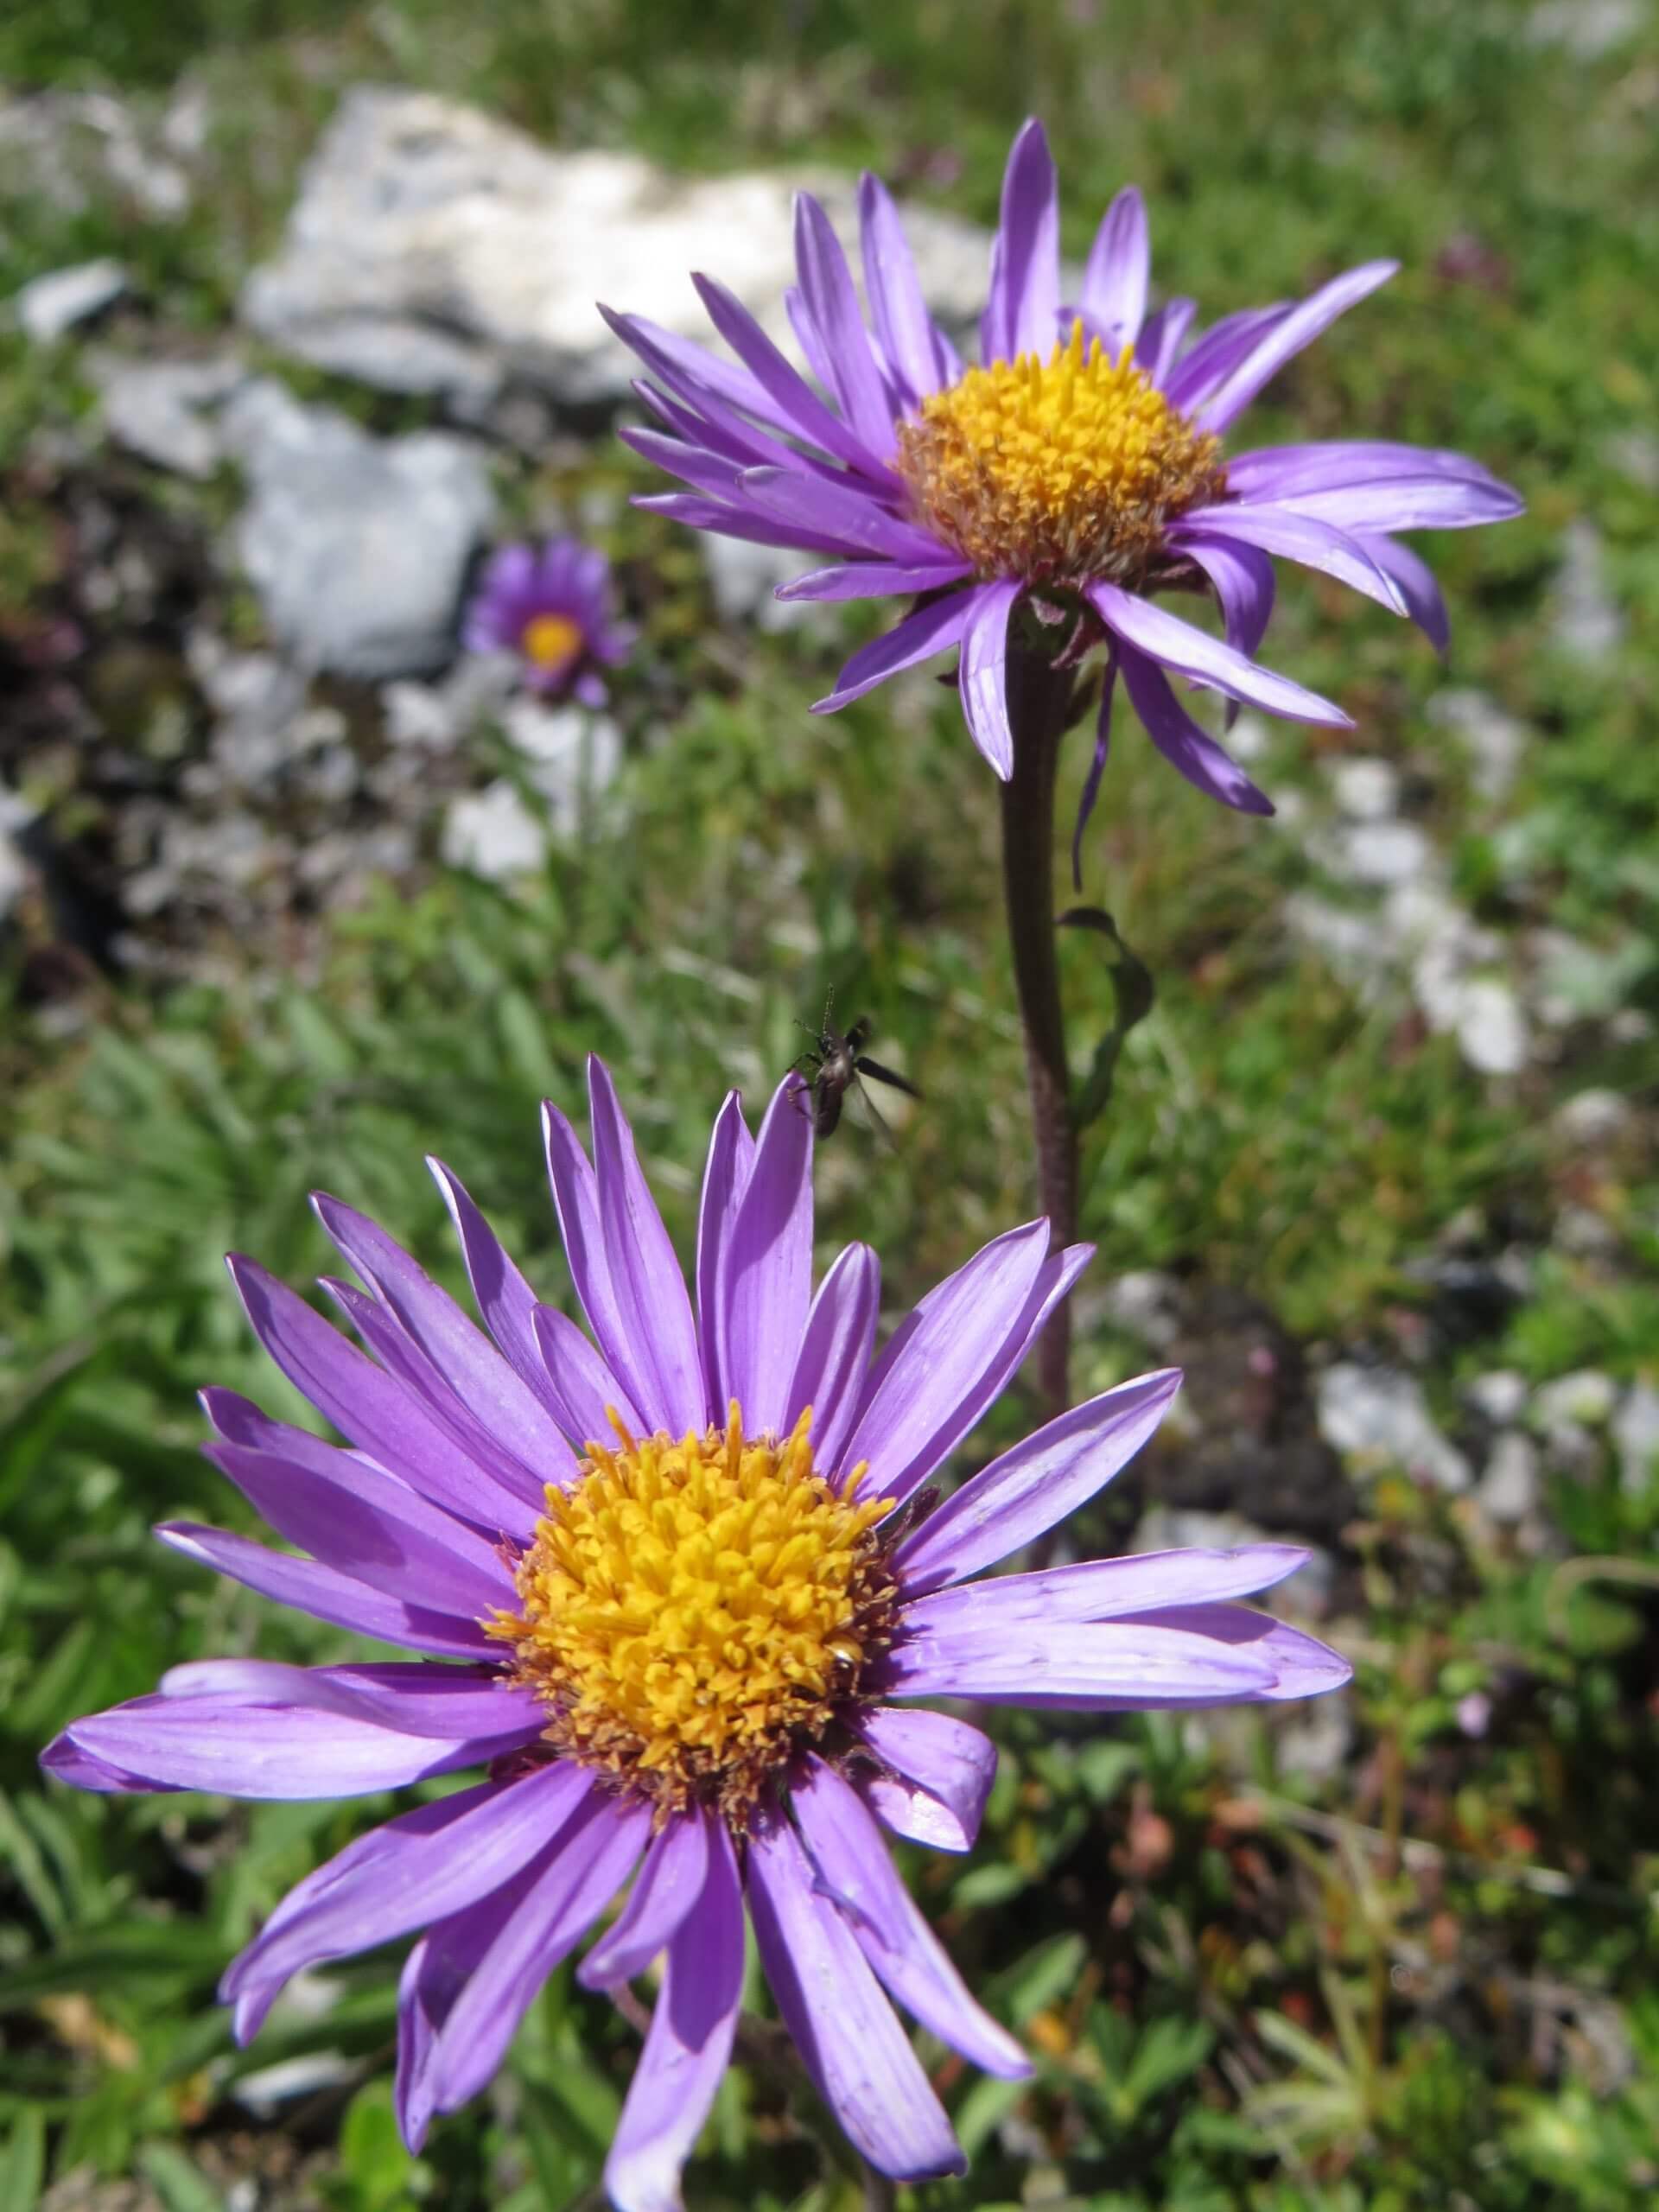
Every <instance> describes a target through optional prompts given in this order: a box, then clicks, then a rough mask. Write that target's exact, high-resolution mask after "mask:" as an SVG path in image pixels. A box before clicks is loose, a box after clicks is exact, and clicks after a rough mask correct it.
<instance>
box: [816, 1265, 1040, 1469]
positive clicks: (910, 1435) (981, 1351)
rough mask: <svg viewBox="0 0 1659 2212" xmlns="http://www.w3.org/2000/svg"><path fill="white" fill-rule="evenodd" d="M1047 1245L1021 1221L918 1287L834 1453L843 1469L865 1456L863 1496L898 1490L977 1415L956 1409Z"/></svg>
mask: <svg viewBox="0 0 1659 2212" xmlns="http://www.w3.org/2000/svg"><path fill="white" fill-rule="evenodd" d="M1047 1253H1048V1224H1047V1223H1046V1221H1032V1222H1027V1224H1026V1225H1025V1227H1024V1228H1022V1229H1011V1230H1007V1231H1006V1232H1005V1234H1004V1235H1002V1236H999V1237H997V1238H995V1241H994V1242H993V1243H989V1244H987V1245H986V1246H985V1247H984V1248H983V1249H982V1250H981V1251H979V1252H976V1254H975V1255H974V1257H973V1258H972V1259H971V1260H969V1262H968V1263H967V1265H966V1266H965V1267H963V1268H957V1272H956V1273H955V1274H952V1275H950V1276H947V1278H946V1279H945V1281H944V1282H942V1283H940V1284H939V1285H938V1287H936V1288H935V1289H933V1290H931V1291H930V1292H929V1293H928V1294H927V1296H926V1298H925V1300H923V1301H922V1305H921V1307H920V1308H919V1309H918V1310H919V1311H920V1313H921V1319H920V1323H919V1325H918V1327H917V1329H916V1331H915V1332H914V1333H913V1335H912V1336H911V1337H910V1338H909V1339H908V1341H907V1342H906V1346H905V1350H904V1355H903V1357H902V1358H900V1359H899V1360H897V1361H895V1362H894V1363H893V1366H892V1367H891V1368H890V1369H889V1370H887V1373H886V1374H885V1375H883V1376H880V1379H879V1381H876V1382H875V1383H874V1389H873V1390H872V1391H871V1392H870V1394H869V1395H868V1396H867V1397H866V1399H865V1401H864V1403H863V1406H862V1408H861V1411H860V1415H859V1421H858V1426H857V1427H856V1428H855V1431H854V1433H853V1435H852V1438H851V1440H849V1444H848V1446H847V1448H846V1451H845V1452H844V1453H843V1455H842V1465H843V1466H844V1467H846V1468H848V1469H849V1470H850V1469H851V1468H852V1467H855V1466H856V1465H858V1463H859V1462H860V1461H861V1460H867V1461H868V1463H869V1471H868V1474H867V1475H866V1476H865V1478H864V1480H863V1484H862V1492H863V1495H864V1496H865V1497H897V1498H902V1497H905V1496H906V1494H907V1493H908V1492H909V1491H911V1490H912V1489H913V1488H914V1487H915V1486H916V1484H918V1483H920V1482H925V1480H926V1479H927V1477H928V1476H929V1475H930V1474H931V1472H932V1471H933V1469H934V1468H935V1467H937V1466H938V1464H939V1462H940V1460H941V1459H944V1455H945V1453H946V1452H949V1451H950V1449H951V1447H952V1446H953V1445H955V1444H956V1443H957V1441H958V1440H960V1439H961V1438H962V1437H963V1435H965V1434H966V1433H967V1429H968V1427H969V1426H970V1425H971V1420H972V1419H973V1418H976V1417H977V1416H976V1415H973V1416H970V1418H969V1421H963V1408H964V1407H965V1406H966V1405H969V1404H970V1403H974V1402H976V1401H977V1399H978V1397H979V1395H980V1392H981V1387H982V1382H983V1378H984V1377H985V1376H986V1374H987V1373H988V1371H991V1370H995V1368H996V1367H998V1366H999V1365H1000V1364H1001V1361H1002V1359H1003V1358H1004V1357H1005V1356H1006V1350H1007V1342H1008V1338H1009V1336H1010V1334H1011V1333H1012V1332H1013V1331H1014V1326H1015V1325H1016V1323H1017V1321H1018V1319H1019V1317H1020V1314H1021V1313H1023V1312H1024V1310H1025V1307H1026V1305H1027V1300H1029V1299H1030V1297H1031V1294H1032V1293H1033V1290H1034V1289H1035V1288H1036V1286H1037V1280H1038V1277H1039V1274H1040V1273H1041V1270H1042V1265H1043V1262H1044V1260H1045V1259H1046V1256H1047ZM947 1437H948V1438H949V1441H948V1442H942V1441H941V1440H942V1439H944V1438H947Z"/></svg>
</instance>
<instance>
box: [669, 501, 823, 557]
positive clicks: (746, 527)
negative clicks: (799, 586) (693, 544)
mask: <svg viewBox="0 0 1659 2212" xmlns="http://www.w3.org/2000/svg"><path fill="white" fill-rule="evenodd" d="M632 505H634V506H636V507H640V508H643V509H644V510H645V512H646V513H647V514H653V515H666V516H667V517H668V518H669V520H670V521H671V522H683V523H684V524H686V525H687V526H688V527H689V528H690V529H692V530H710V531H715V533H716V534H717V535H718V536H720V537H741V538H743V539H744V540H745V541H746V542H747V543H749V544H751V545H777V546H781V547H782V548H784V549H785V550H786V551H789V552H797V553H845V552H846V550H847V547H846V546H845V544H843V543H842V540H841V539H840V538H839V537H831V536H830V535H829V533H828V532H827V531H810V530H807V529H805V528H804V527H803V526H802V525H801V524H798V523H785V522H776V521H772V520H768V519H767V518H765V517H764V516H761V515H760V514H754V513H751V512H749V511H748V510H747V508H740V507H728V505H726V504H725V503H724V501H723V500H720V499H700V498H699V497H698V496H697V494H696V493H695V492H650V493H642V494H639V495H637V496H636V497H635V498H634V499H633V500H632Z"/></svg>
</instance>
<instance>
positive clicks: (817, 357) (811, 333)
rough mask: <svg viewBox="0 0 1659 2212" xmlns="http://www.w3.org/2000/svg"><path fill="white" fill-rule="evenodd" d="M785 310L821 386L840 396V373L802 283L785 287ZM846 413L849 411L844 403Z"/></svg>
mask: <svg viewBox="0 0 1659 2212" xmlns="http://www.w3.org/2000/svg"><path fill="white" fill-rule="evenodd" d="M784 312H785V314H786V315H788V317H789V327H790V328H791V330H792V331H793V332H794V334H795V343H796V344H797V345H798V346H799V347H800V349H801V351H802V353H804V354H805V356H806V365H807V367H808V368H809V369H810V372H811V373H812V375H813V376H814V377H815V378H817V382H818V385H819V386H820V388H821V389H822V390H823V391H827V392H831V393H837V396H838V388H837V385H836V372H835V371H834V369H833V368H832V367H831V366H830V363H829V354H828V353H827V352H826V351H825V349H824V342H823V333H822V332H821V331H820V330H819V328H818V326H817V322H816V321H814V320H813V315H812V310H811V308H810V307H809V306H808V305H807V303H806V295H805V294H804V292H803V291H802V290H801V288H800V286H799V285H798V284H791V285H789V286H787V287H786V288H785V292H784ZM845 412H846V407H845V404H844V403H843V404H842V413H843V414H844V413H845Z"/></svg>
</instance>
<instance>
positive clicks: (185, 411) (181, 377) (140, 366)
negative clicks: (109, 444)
mask: <svg viewBox="0 0 1659 2212" xmlns="http://www.w3.org/2000/svg"><path fill="white" fill-rule="evenodd" d="M92 373H93V376H94V378H95V379H96V381H97V384H98V386H99V392H100V394H101V396H102V399H103V403H104V423H105V429H107V430H108V431H109V434H110V435H111V437H112V438H113V439H114V440H115V441H116V442H117V444H118V445H123V446H125V447H126V448H127V450H128V451H129V452H130V453H136V454H138V455H139V456H140V457H141V459H143V460H144V461H153V462H154V463H155V465H156V467H158V468H170V469H173V470H175V471H176V472H177V473H178V474H180V475H181V476H194V477H196V478H197V479H199V480H200V479H203V478H207V477H209V476H211V475H212V474H213V471H214V470H215V469H216V468H217V467H219V463H220V461H222V460H223V459H224V446H223V442H222V440H221V438H220V436H219V427H218V424H217V423H216V421H215V420H214V416H215V415H216V412H217V410H218V409H219V407H221V406H222V405H223V404H224V403H225V402H226V400H227V399H228V398H229V397H231V394H232V392H233V391H236V390H237V389H238V387H239V386H240V385H242V384H243V383H244V382H245V379H246V377H247V368H246V365H245V363H244V362H242V361H241V360H240V359H238V357H237V356H236V355H235V354H233V353H220V354H215V355H214V356H213V357H212V358H211V359H207V360H200V361H131V360H126V359H116V358H113V357H106V358H105V359H102V360H99V361H97V362H94V363H93V364H92Z"/></svg>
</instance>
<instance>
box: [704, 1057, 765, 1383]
mask: <svg viewBox="0 0 1659 2212" xmlns="http://www.w3.org/2000/svg"><path fill="white" fill-rule="evenodd" d="M753 1160H754V1139H753V1136H752V1135H750V1134H749V1125H748V1123H747V1122H746V1121H745V1120H744V1118H743V1101H742V1098H741V1096H740V1095H739V1094H738V1092H736V1091H735V1090H729V1091H728V1092H727V1094H726V1103H725V1104H724V1105H723V1106H722V1107H721V1109H720V1112H719V1114H718V1115H717V1116H715V1127H714V1134H713V1135H712V1136H711V1137H710V1138H709V1160H708V1164H707V1166H705V1167H704V1169H703V1173H702V1205H701V1206H700V1207H699V1209H698V1213H697V1342H698V1344H699V1345H700V1346H701V1347H702V1381H703V1388H704V1389H706V1390H707V1392H708V1394H709V1408H710V1409H711V1411H712V1412H714V1413H715V1414H718V1413H719V1411H720V1408H721V1407H722V1406H723V1405H725V1404H726V1403H727V1402H728V1400H729V1399H730V1397H731V1395H732V1384H731V1383H730V1381H729V1379H728V1375H727V1370H726V1358H725V1351H724V1348H723V1330H722V1327H721V1323H722V1319H723V1316H722V1313H721V1303H720V1296H719V1283H720V1269H721V1260H722V1258H723V1256H724V1254H725V1251H726V1248H727V1246H728V1243H730V1241H731V1235H732V1229H733V1225H734V1223H735V1222H736V1220H737V1210H738V1207H739V1206H740V1205H741V1204H742V1200H743V1192H744V1190H745V1188H746V1187H747V1183H748V1179H749V1174H750V1171H751V1168H752V1166H753Z"/></svg>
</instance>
